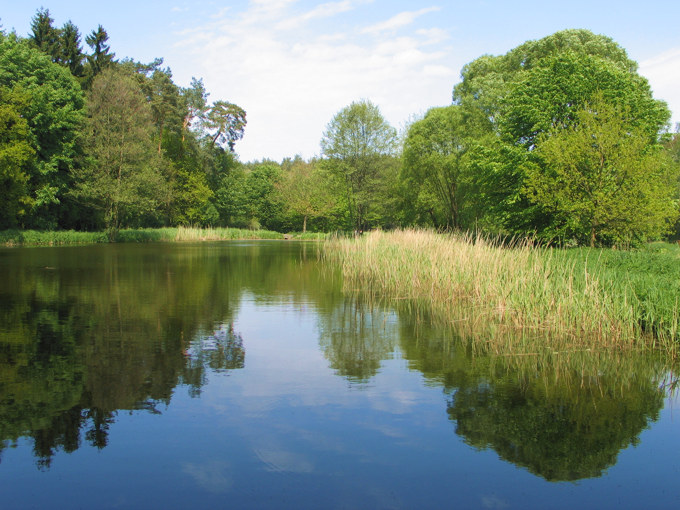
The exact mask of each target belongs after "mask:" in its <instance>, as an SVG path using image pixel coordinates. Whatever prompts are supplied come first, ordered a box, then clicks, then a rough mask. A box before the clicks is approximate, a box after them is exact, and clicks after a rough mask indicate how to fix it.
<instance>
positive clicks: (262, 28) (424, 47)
mask: <svg viewBox="0 0 680 510" xmlns="http://www.w3.org/2000/svg"><path fill="white" fill-rule="evenodd" d="M365 3H366V2H349V1H338V2H331V3H325V4H322V5H319V6H318V7H316V8H314V9H311V10H309V11H308V12H306V13H303V14H299V12H295V11H294V9H293V8H292V4H293V2H291V1H290V0H278V1H277V0H272V1H267V2H265V1H262V0H260V1H257V2H251V4H250V5H249V7H248V9H247V10H245V11H242V12H240V13H239V12H234V11H230V12H229V13H228V15H227V16H223V17H222V18H220V19H217V20H215V21H214V22H211V23H209V24H205V25H203V26H198V27H194V28H193V29H192V30H188V31H185V32H184V33H182V34H180V37H179V39H180V40H179V42H178V43H177V46H176V47H177V49H178V50H179V51H182V52H184V53H185V54H186V57H187V58H186V59H185V61H186V62H187V64H186V65H187V68H186V71H184V72H183V69H181V68H180V67H178V66H177V65H173V70H174V72H175V75H176V76H178V77H179V76H182V74H185V75H186V76H187V77H190V76H202V77H203V78H204V81H205V84H206V87H207V88H208V91H209V92H210V93H211V95H210V98H211V99H212V100H217V99H225V100H228V101H232V102H234V103H236V104H238V105H239V106H241V107H243V108H244V109H245V110H246V112H247V118H248V125H247V127H246V131H245V136H244V138H243V140H241V141H240V142H239V143H238V144H237V145H236V150H237V152H238V153H239V155H240V156H241V159H242V160H244V161H247V160H253V159H261V158H265V157H267V158H271V159H276V160H280V159H282V158H283V157H285V156H294V155H295V154H301V155H302V156H303V157H305V158H308V157H312V156H314V155H315V154H318V153H319V151H320V149H319V140H320V139H321V136H322V134H323V130H324V128H325V126H326V124H327V123H328V122H329V121H330V120H331V118H332V117H333V115H334V114H335V113H337V112H338V111H339V110H340V109H341V108H343V107H344V106H346V105H348V104H349V103H351V102H352V101H354V100H357V99H362V98H365V99H369V100H371V101H373V102H374V103H376V104H377V105H378V106H379V107H380V108H381V111H382V112H383V115H384V116H385V117H386V118H387V120H388V121H389V122H390V123H392V124H393V125H395V126H398V125H399V124H400V123H401V122H403V121H404V119H406V118H408V116H409V115H411V114H412V113H414V112H421V111H422V110H424V109H427V108H428V107H430V106H433V105H440V104H446V103H448V102H449V101H450V97H451V88H452V86H453V84H454V82H455V81H456V80H457V78H458V69H460V65H462V63H463V62H461V63H460V64H459V65H452V64H454V63H452V62H451V61H450V52H449V51H447V50H448V49H447V48H445V47H443V46H442V44H441V42H442V41H444V40H445V39H446V38H448V33H447V32H446V31H445V30H443V29H441V28H439V27H427V28H422V27H419V28H420V29H419V30H410V31H409V30H408V29H404V30H402V31H400V34H399V36H397V35H396V34H393V33H391V32H390V31H389V30H388V31H385V32H383V31H382V30H381V31H379V30H378V29H377V28H376V25H373V27H372V28H370V27H369V28H370V37H366V36H365V35H364V32H365V29H364V27H363V26H362V24H361V20H362V19H363V18H364V17H365V16H364V14H365V13H363V12H362V10H361V8H362V6H364V4H365ZM349 10H354V11H355V12H352V13H351V16H353V18H351V19H354V20H355V21H356V24H355V25H349V27H348V26H347V25H340V24H339V23H338V24H336V23H335V17H336V16H337V15H339V14H341V13H343V12H348V11H349ZM432 10H434V8H428V9H422V10H420V11H414V12H409V13H401V14H398V15H397V16H394V17H393V18H391V20H395V21H391V22H390V26H392V27H396V26H398V25H399V26H402V27H404V26H406V25H407V24H408V23H410V22H412V21H413V20H414V19H415V18H416V17H418V16H420V15H422V14H425V13H426V12H430V11H432ZM309 20H315V22H314V23H306V21H309ZM388 21H389V20H388ZM381 25H382V26H383V27H387V26H388V25H387V22H386V23H383V24H381ZM282 27H283V28H287V27H304V28H303V29H300V30H282ZM340 27H342V28H340ZM385 29H386V28H385ZM435 42H437V44H434V43H435ZM449 69H456V71H451V72H448V70H449ZM186 81H187V82H188V79H187V80H186Z"/></svg>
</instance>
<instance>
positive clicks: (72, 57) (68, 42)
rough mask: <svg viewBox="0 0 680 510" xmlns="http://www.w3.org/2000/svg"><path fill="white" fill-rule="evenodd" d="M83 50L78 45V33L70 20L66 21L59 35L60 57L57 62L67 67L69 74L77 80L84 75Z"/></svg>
mask: <svg viewBox="0 0 680 510" xmlns="http://www.w3.org/2000/svg"><path fill="white" fill-rule="evenodd" d="M84 59H85V55H84V54H83V48H82V46H81V45H80V32H79V31H78V27H76V26H75V25H74V24H73V22H71V20H69V21H67V22H66V23H65V24H64V26H63V27H62V29H61V33H60V56H59V61H60V62H61V64H62V65H64V66H66V67H68V69H69V71H71V74H72V75H73V76H75V77H77V78H82V77H83V73H84V67H83V60H84Z"/></svg>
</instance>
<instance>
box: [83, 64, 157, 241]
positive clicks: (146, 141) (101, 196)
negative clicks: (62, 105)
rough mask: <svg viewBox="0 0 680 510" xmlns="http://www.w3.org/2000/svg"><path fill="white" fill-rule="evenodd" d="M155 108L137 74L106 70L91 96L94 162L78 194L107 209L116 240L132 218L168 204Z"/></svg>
mask: <svg viewBox="0 0 680 510" xmlns="http://www.w3.org/2000/svg"><path fill="white" fill-rule="evenodd" d="M152 133H153V121H152V114H151V108H150V106H149V104H148V103H147V101H146V98H145V97H144V94H143V93H142V91H141V89H140V87H139V83H138V81H137V80H136V79H135V78H134V76H132V75H130V74H129V73H127V72H125V71H124V70H122V69H120V70H117V69H115V68H112V69H106V70H104V71H102V72H101V73H100V75H98V76H97V78H95V81H94V82H93V84H92V91H91V93H90V95H89V97H88V118H87V128H86V138H87V140H86V147H87V149H88V154H89V155H90V157H91V158H92V161H91V163H90V164H89V165H87V166H86V167H85V168H83V169H82V170H81V171H80V173H79V177H80V179H79V182H78V185H77V187H76V189H75V190H74V195H75V196H76V197H78V198H79V199H80V200H83V201H85V202H87V203H89V204H91V205H92V206H94V207H96V208H98V209H99V210H100V211H102V213H103V215H104V223H105V226H106V229H107V230H108V232H109V236H110V238H111V239H112V240H115V238H116V235H117V233H118V230H119V229H120V228H121V226H124V225H125V224H126V222H127V221H129V220H130V218H131V217H134V216H138V215H140V214H149V213H153V212H154V211H156V210H157V209H158V208H159V206H160V205H161V204H163V203H164V202H166V201H167V200H168V194H169V190H168V185H167V182H166V180H165V178H164V177H163V175H162V173H161V170H160V168H161V164H162V160H161V158H160V157H159V155H158V154H157V152H156V151H155V150H154V146H153V141H152Z"/></svg>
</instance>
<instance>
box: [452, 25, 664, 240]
mask: <svg viewBox="0 0 680 510" xmlns="http://www.w3.org/2000/svg"><path fill="white" fill-rule="evenodd" d="M462 74H463V81H462V83H461V84H459V85H457V86H456V87H455V88H454V101H455V102H456V103H457V104H459V105H461V106H463V107H464V108H470V109H474V110H477V111H478V112H480V113H481V114H482V115H483V116H484V117H485V118H486V119H487V121H488V124H487V128H486V131H487V134H488V136H487V137H486V138H485V140H486V141H485V142H484V144H483V146H480V147H478V148H476V149H475V151H474V153H473V154H471V159H472V166H473V168H474V169H475V170H474V172H475V175H476V180H477V183H478V184H479V189H480V190H481V195H482V196H483V197H487V199H488V200H487V203H486V209H487V210H488V211H489V212H490V214H491V215H492V216H493V219H494V221H495V222H497V223H498V224H500V225H501V226H502V228H503V230H505V231H506V232H510V233H513V234H519V235H527V234H531V235H536V236H537V237H539V238H541V239H544V240H549V239H552V238H554V237H555V232H556V231H557V230H559V229H560V228H561V227H560V226H559V223H560V221H561V220H560V219H558V218H556V217H554V215H553V213H554V209H551V210H549V209H546V207H544V206H543V205H542V202H537V201H535V200H532V199H530V197H529V195H528V187H527V186H526V179H527V174H526V169H527V168H532V167H533V168H535V165H539V166H540V161H538V160H537V157H538V156H537V154H536V153H535V151H534V149H535V148H536V145H537V141H538V140H539V139H542V138H541V137H543V136H544V135H545V133H551V134H553V135H554V134H556V133H557V132H558V131H559V130H560V129H568V128H569V127H570V126H571V125H573V123H574V118H575V112H577V111H578V110H579V109H582V108H583V107H584V106H585V105H586V104H587V103H589V102H590V101H592V100H593V98H594V97H595V95H596V94H602V96H603V98H604V99H605V100H606V101H608V102H610V103H611V104H614V105H617V106H619V107H621V108H624V109H629V113H628V121H627V122H628V123H629V125H630V127H632V128H635V129H639V130H641V131H642V132H644V133H645V135H646V136H647V139H648V143H649V144H652V145H653V144H655V143H656V141H657V138H658V135H659V132H660V131H661V130H663V129H664V128H665V125H666V123H667V121H668V119H669V116H670V113H669V111H668V108H667V107H666V105H665V103H663V102H661V101H657V100H654V99H653V97H652V94H651V90H650V88H649V84H648V83H647V81H646V80H645V79H644V78H643V77H641V76H640V75H638V74H637V64H636V63H635V62H634V61H632V60H630V59H629V58H628V57H627V55H626V52H625V50H624V49H623V48H621V47H620V46H619V45H618V44H616V43H615V42H614V41H612V40H611V39H610V38H608V37H605V36H601V35H595V34H592V33H591V32H589V31H587V30H566V31H562V32H558V33H556V34H553V35H551V36H548V37H546V38H543V39H541V40H539V41H529V42H527V43H525V44H523V45H521V46H519V47H517V48H515V49H513V50H511V51H510V52H508V53H507V54H505V55H502V56H500V57H489V56H485V57H481V58H480V59H477V60H476V61H474V62H472V63H470V64H468V65H467V66H466V67H465V68H464V69H463V73H462Z"/></svg>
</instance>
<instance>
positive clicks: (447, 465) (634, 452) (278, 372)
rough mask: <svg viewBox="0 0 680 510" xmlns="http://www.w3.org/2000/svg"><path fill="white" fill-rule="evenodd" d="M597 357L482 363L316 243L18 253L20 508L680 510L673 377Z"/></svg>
mask: <svg viewBox="0 0 680 510" xmlns="http://www.w3.org/2000/svg"><path fill="white" fill-rule="evenodd" d="M539 341H540V339H539ZM591 361H592V360H588V359H579V358H575V359H574V360H572V361H570V362H569V363H565V364H562V365H559V366H552V365H551V366H548V365H550V364H546V363H543V364H541V363H539V362H537V360H522V359H510V358H507V357H505V358H493V357H488V356H483V355H479V354H474V355H473V353H471V352H468V350H466V349H465V348H464V347H462V346H461V344H460V343H459V342H457V341H456V339H455V335H454V333H452V332H444V331H441V330H437V329H435V328H433V327H431V326H429V325H428V323H427V321H426V320H418V319H416V318H415V317H414V316H413V315H411V314H409V313H407V312H406V311H405V309H404V308H402V309H401V311H397V310H394V309H391V308H384V307H379V306H377V305H369V304H367V303H365V302H363V301H362V299H361V298H360V297H357V296H356V295H350V294H343V293H342V292H341V286H340V281H339V279H338V275H337V274H336V273H333V272H332V271H330V270H328V269H325V270H322V269H321V268H320V265H319V264H318V262H317V254H316V246H315V245H312V244H296V243H280V242H259V243H255V242H248V243H219V244H195V245H185V244H181V245H175V244H172V245H163V244H154V245H116V246H90V247H72V248H30V249H23V248H22V249H2V250H0V508H3V509H4V508H69V509H70V508H88V509H90V508H145V509H146V508H296V509H297V508H491V509H504V508H568V509H573V508H678V507H679V506H680V490H678V489H677V486H676V484H677V480H678V479H679V475H680V461H679V460H678V456H679V454H680V410H679V409H678V400H677V399H675V397H674V396H673V394H672V392H670V391H669V390H668V388H667V387H666V386H665V384H666V383H668V382H669V380H670V377H669V376H668V375H667V374H668V372H667V367H664V366H663V365H661V364H660V363H658V362H656V361H654V360H649V359H644V358H643V357H641V356H636V357H633V358H625V357H621V358H616V359H613V360H604V361H602V363H600V364H599V365H595V364H593V363H591ZM593 367H595V368H593Z"/></svg>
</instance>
